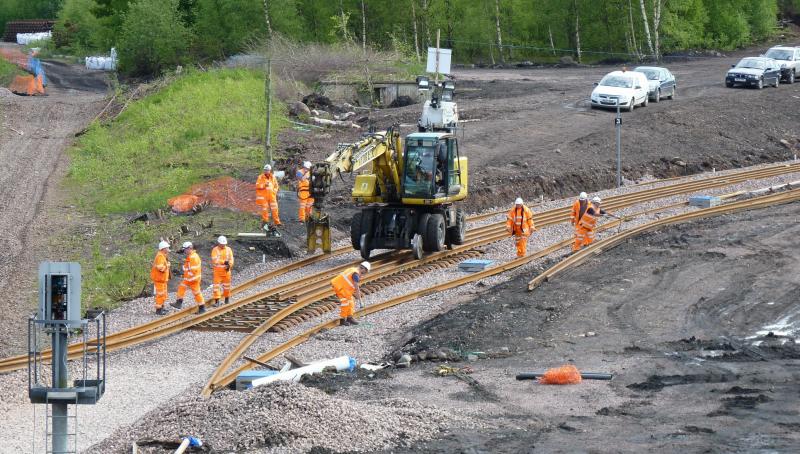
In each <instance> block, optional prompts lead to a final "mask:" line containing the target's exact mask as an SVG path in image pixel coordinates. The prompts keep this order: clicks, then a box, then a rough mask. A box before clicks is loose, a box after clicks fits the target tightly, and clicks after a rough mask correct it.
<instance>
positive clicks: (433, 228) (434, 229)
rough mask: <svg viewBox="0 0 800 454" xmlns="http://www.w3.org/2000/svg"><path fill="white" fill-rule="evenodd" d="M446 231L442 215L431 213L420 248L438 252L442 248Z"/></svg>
mask: <svg viewBox="0 0 800 454" xmlns="http://www.w3.org/2000/svg"><path fill="white" fill-rule="evenodd" d="M446 235H447V231H446V229H445V226H444V216H442V215H441V214H438V213H436V214H432V215H430V218H428V228H427V230H426V231H425V236H423V237H422V249H424V250H425V251H426V252H438V251H441V250H442V249H444V240H445V236H446Z"/></svg>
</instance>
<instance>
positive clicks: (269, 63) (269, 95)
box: [264, 49, 273, 165]
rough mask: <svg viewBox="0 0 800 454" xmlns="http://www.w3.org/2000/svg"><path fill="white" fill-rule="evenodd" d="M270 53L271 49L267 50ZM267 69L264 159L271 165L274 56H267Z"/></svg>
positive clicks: (265, 82)
mask: <svg viewBox="0 0 800 454" xmlns="http://www.w3.org/2000/svg"><path fill="white" fill-rule="evenodd" d="M267 52H269V49H267ZM266 65H267V67H266V68H265V71H264V72H265V73H266V80H265V81H264V97H265V98H266V101H267V124H266V137H265V138H264V159H265V160H266V162H267V163H268V164H270V165H272V164H273V162H272V138H271V136H272V56H271V55H267V63H266Z"/></svg>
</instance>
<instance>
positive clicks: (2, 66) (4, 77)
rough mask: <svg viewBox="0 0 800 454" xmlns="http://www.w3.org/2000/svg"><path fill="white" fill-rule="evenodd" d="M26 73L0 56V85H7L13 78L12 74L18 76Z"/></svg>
mask: <svg viewBox="0 0 800 454" xmlns="http://www.w3.org/2000/svg"><path fill="white" fill-rule="evenodd" d="M23 74H26V73H25V72H24V71H22V70H21V69H19V68H17V66H16V65H14V64H11V63H9V62H7V61H5V60H3V59H2V58H0V86H3V87H7V86H8V85H9V84H10V83H11V81H12V80H14V76H19V75H23Z"/></svg>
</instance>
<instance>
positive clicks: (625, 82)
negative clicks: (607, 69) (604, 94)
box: [600, 74, 633, 88]
mask: <svg viewBox="0 0 800 454" xmlns="http://www.w3.org/2000/svg"><path fill="white" fill-rule="evenodd" d="M600 86H602V87H619V88H632V87H633V79H632V78H630V77H624V76H612V75H610V74H609V75H607V76H606V77H603V80H601V81H600Z"/></svg>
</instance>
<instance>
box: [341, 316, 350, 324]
mask: <svg viewBox="0 0 800 454" xmlns="http://www.w3.org/2000/svg"><path fill="white" fill-rule="evenodd" d="M339 326H350V317H345V318H340V319H339Z"/></svg>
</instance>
